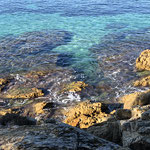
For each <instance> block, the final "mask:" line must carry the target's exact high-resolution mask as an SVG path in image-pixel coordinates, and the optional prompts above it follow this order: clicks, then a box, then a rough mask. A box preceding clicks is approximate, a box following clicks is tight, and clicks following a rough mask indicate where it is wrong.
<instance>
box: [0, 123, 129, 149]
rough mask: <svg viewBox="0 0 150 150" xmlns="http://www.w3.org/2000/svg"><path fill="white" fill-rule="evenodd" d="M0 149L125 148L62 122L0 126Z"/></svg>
mask: <svg viewBox="0 0 150 150" xmlns="http://www.w3.org/2000/svg"><path fill="white" fill-rule="evenodd" d="M0 149H4V150H17V149H22V150H33V149H34V150H38V149H51V150H105V149H106V150H109V149H110V150H116V149H117V150H127V149H125V148H122V147H121V146H119V145H117V144H114V143H111V142H108V141H106V140H104V139H101V138H98V137H96V136H93V135H92V134H90V133H87V132H85V131H82V130H80V129H78V128H74V127H71V126H69V125H66V124H63V123H58V122H56V123H54V122H53V123H48V124H43V125H40V126H37V125H35V126H23V127H17V128H13V127H11V128H0Z"/></svg>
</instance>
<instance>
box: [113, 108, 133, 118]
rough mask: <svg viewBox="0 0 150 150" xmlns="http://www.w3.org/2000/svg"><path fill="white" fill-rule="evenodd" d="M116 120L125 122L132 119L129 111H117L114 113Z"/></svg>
mask: <svg viewBox="0 0 150 150" xmlns="http://www.w3.org/2000/svg"><path fill="white" fill-rule="evenodd" d="M115 117H116V118H117V120H127V119H130V118H131V117H132V113H131V110H129V109H117V110H116V112H115Z"/></svg>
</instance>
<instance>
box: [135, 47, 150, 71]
mask: <svg viewBox="0 0 150 150" xmlns="http://www.w3.org/2000/svg"><path fill="white" fill-rule="evenodd" d="M136 68H137V70H150V50H149V49H146V50H144V51H143V52H142V53H141V54H140V56H139V57H138V58H137V59H136Z"/></svg>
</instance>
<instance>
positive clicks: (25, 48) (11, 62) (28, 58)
mask: <svg viewBox="0 0 150 150" xmlns="http://www.w3.org/2000/svg"><path fill="white" fill-rule="evenodd" d="M71 38H72V33H70V32H67V31H61V30H51V31H35V32H27V33H24V34H22V35H20V36H16V37H13V36H7V37H3V38H1V39H0V66H1V67H0V70H1V71H2V72H4V71H6V70H7V71H11V70H13V71H17V70H18V69H19V70H20V69H28V68H31V67H34V66H36V65H39V64H43V63H56V61H57V55H58V54H56V53H54V52H51V50H52V49H54V48H56V47H57V46H61V45H65V44H67V43H68V42H70V41H71Z"/></svg>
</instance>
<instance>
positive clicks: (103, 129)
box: [86, 120, 122, 144]
mask: <svg viewBox="0 0 150 150" xmlns="http://www.w3.org/2000/svg"><path fill="white" fill-rule="evenodd" d="M86 131H87V132H89V133H91V134H93V135H95V136H98V137H100V138H103V139H106V140H108V141H111V142H114V143H117V144H122V140H121V138H122V132H121V130H120V124H119V122H117V120H116V121H105V122H102V123H99V124H96V125H94V126H91V127H89V128H87V130H86Z"/></svg>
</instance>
